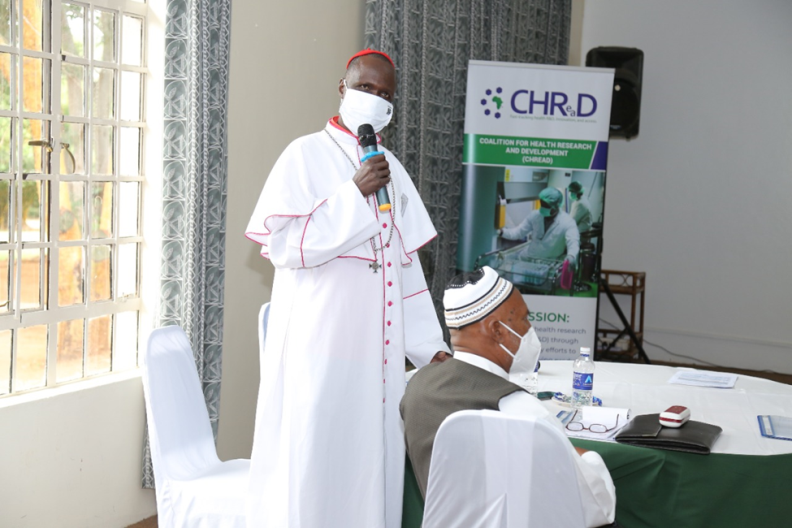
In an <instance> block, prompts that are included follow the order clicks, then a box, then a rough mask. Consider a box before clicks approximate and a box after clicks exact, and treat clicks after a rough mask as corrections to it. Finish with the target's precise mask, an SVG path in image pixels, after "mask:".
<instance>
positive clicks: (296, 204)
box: [246, 50, 448, 528]
mask: <svg viewBox="0 0 792 528" xmlns="http://www.w3.org/2000/svg"><path fill="white" fill-rule="evenodd" d="M395 86H396V81H395V70H394V68H393V63H392V61H391V60H390V58H389V57H387V55H385V54H382V53H380V52H374V51H372V50H366V51H364V52H361V53H359V54H357V55H355V56H353V58H352V59H350V62H349V63H348V64H347V73H346V75H345V78H344V79H342V80H341V82H340V83H339V94H340V96H341V98H342V105H341V109H340V116H339V117H334V118H333V119H331V120H330V121H329V122H328V123H327V125H326V126H325V128H324V130H322V131H321V132H317V133H315V134H311V135H308V136H305V137H302V138H299V139H297V140H295V141H294V142H293V143H292V144H290V145H289V146H288V147H287V148H286V150H285V151H284V152H283V154H282V155H281V157H280V158H279V159H278V161H277V163H276V164H275V166H274V167H273V169H272V172H271V173H270V175H269V177H268V179H267V182H266V185H265V186H264V190H263V191H262V193H261V197H260V199H259V202H258V204H257V206H256V209H255V211H254V213H253V216H252V218H251V220H250V223H249V225H248V228H247V232H246V236H247V237H248V238H250V239H251V240H253V241H255V242H257V243H259V244H261V245H262V249H261V254H262V255H263V256H264V257H266V258H269V259H270V260H271V261H272V263H273V264H274V266H275V268H276V272H275V281H274V284H273V290H272V299H271V306H270V316H269V326H268V329H267V337H266V348H265V351H264V354H263V358H262V371H263V377H262V380H261V386H260V389H259V399H258V406H257V410H256V429H255V438H254V445H253V454H252V464H251V482H250V493H249V497H248V498H249V506H248V526H255V527H265V528H274V527H277V528H314V527H316V528H320V527H321V528H330V527H332V528H336V527H338V528H342V527H343V528H377V527H386V528H397V527H399V526H400V525H401V514H402V495H403V479H404V463H405V448H404V436H403V424H402V421H401V418H400V416H399V409H398V406H399V401H400V400H401V397H402V395H403V393H404V386H405V368H404V366H405V361H404V358H405V355H406V356H407V357H409V359H410V361H411V362H412V363H413V364H415V365H416V366H417V367H421V366H423V365H425V364H427V363H429V362H430V361H432V360H433V359H434V360H442V359H444V358H445V357H446V355H447V353H448V348H447V346H446V344H445V343H444V341H443V336H442V330H441V328H440V325H439V323H438V320H437V315H436V314H435V311H434V306H433V304H432V300H431V297H430V295H429V292H428V290H427V286H426V282H425V280H424V276H423V271H422V269H421V264H420V261H419V259H418V254H417V251H418V249H419V248H421V247H422V246H424V245H426V244H427V243H429V241H431V240H432V239H433V238H434V237H435V236H436V235H437V234H436V232H435V230H434V228H433V226H432V224H431V221H430V219H429V215H428V214H427V212H426V209H425V208H424V205H423V203H421V199H420V196H419V195H418V192H417V191H416V189H415V187H414V185H413V183H412V181H411V180H410V177H409V175H408V174H407V172H406V171H405V170H404V167H402V165H401V164H400V163H399V161H398V160H397V159H396V158H395V157H394V156H393V154H392V153H391V152H390V151H388V150H387V149H385V148H383V147H382V146H379V150H380V151H381V152H383V153H384V156H382V155H380V156H375V157H373V158H371V159H368V160H364V161H363V162H362V163H361V158H362V157H363V156H364V153H363V151H362V149H361V148H360V146H359V143H358V138H357V136H356V134H355V132H356V131H357V125H359V124H361V122H363V123H371V124H372V125H374V129H375V130H377V129H378V128H382V126H384V124H383V123H385V124H387V121H388V120H389V119H390V115H392V105H391V104H390V101H391V100H392V97H393V92H394V90H395ZM372 97H373V98H372ZM382 101H385V102H386V103H387V104H383V103H382ZM353 103H354V104H353ZM386 114H387V116H386ZM350 130H352V132H350ZM383 186H384V187H385V188H386V189H387V190H388V195H389V196H390V202H391V205H392V208H391V209H390V211H386V212H381V211H380V210H379V208H378V204H377V200H376V198H375V194H373V193H375V192H376V191H377V190H378V189H379V188H381V187H383Z"/></svg>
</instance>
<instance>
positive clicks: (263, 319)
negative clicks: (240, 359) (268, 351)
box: [258, 302, 270, 379]
mask: <svg viewBox="0 0 792 528" xmlns="http://www.w3.org/2000/svg"><path fill="white" fill-rule="evenodd" d="M269 309H270V303H268V302H266V303H264V304H262V305H261V310H259V315H258V336H259V367H260V369H261V378H262V379H264V345H265V344H266V343H267V324H269Z"/></svg>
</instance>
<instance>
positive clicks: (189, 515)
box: [142, 326, 250, 528]
mask: <svg viewBox="0 0 792 528" xmlns="http://www.w3.org/2000/svg"><path fill="white" fill-rule="evenodd" d="M142 366H143V391H144V395H145V399H146V415H147V417H148V430H149V439H150V443H151V460H152V464H153V466H154V480H155V484H156V494H157V514H158V519H157V521H158V524H159V526H160V528H177V527H178V528H182V527H190V528H193V527H201V528H203V527H206V528H237V527H239V528H243V527H244V526H245V524H246V523H245V497H246V493H247V486H248V476H249V473H250V460H243V459H238V460H229V461H227V462H221V461H220V459H219V458H218V457H217V449H216V447H215V443H214V438H213V436H212V428H211V426H210V425H209V413H208V411H207V410H206V403H205V401H204V395H203V391H202V390H201V383H200V380H199V379H198V371H197V369H196V367H195V359H194V357H193V352H192V349H191V347H190V342H189V340H188V339H187V336H186V335H185V333H184V331H183V330H182V329H181V328H179V327H178V326H169V327H165V328H159V329H157V330H154V331H153V332H151V335H150V336H149V340H148V348H147V350H146V351H145V352H144V354H143V357H142Z"/></svg>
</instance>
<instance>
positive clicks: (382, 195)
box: [358, 124, 391, 213]
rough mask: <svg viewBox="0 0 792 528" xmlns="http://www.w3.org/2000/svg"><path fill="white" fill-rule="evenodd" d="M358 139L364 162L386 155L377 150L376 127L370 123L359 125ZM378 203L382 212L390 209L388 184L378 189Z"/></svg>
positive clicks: (361, 160)
mask: <svg viewBox="0 0 792 528" xmlns="http://www.w3.org/2000/svg"><path fill="white" fill-rule="evenodd" d="M358 141H359V142H360V146H361V148H362V149H363V157H362V158H360V162H361V163H363V162H364V161H366V160H367V159H369V158H373V157H374V156H384V153H382V152H380V151H378V150H377V134H375V133H374V127H373V126H371V125H369V124H363V125H360V126H359V127H358ZM377 203H379V210H380V211H381V212H383V213H384V212H385V211H390V208H391V203H390V198H388V186H387V185H385V186H383V187H380V189H379V190H378V191H377Z"/></svg>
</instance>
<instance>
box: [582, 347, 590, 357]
mask: <svg viewBox="0 0 792 528" xmlns="http://www.w3.org/2000/svg"><path fill="white" fill-rule="evenodd" d="M580 355H581V356H590V355H591V349H590V348H589V347H580Z"/></svg>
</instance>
